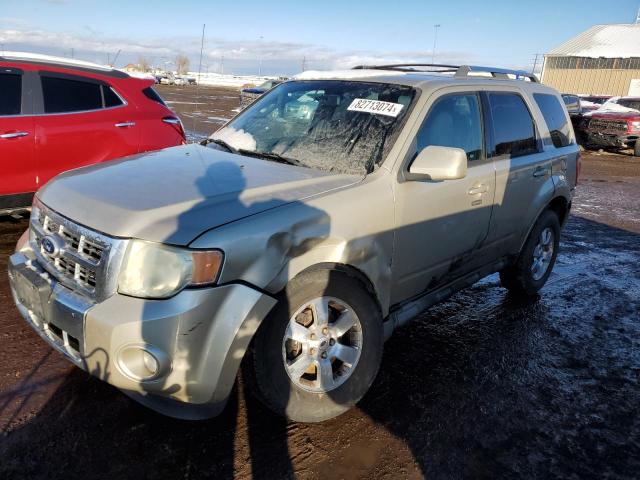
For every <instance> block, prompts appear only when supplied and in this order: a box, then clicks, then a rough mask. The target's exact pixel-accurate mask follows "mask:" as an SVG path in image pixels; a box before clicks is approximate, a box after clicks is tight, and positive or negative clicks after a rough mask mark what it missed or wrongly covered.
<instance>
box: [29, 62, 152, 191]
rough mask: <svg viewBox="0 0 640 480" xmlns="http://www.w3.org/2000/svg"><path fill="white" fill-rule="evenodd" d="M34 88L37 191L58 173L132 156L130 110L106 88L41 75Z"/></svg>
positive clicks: (135, 133)
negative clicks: (37, 106) (37, 95)
mask: <svg viewBox="0 0 640 480" xmlns="http://www.w3.org/2000/svg"><path fill="white" fill-rule="evenodd" d="M40 84H41V102H40V109H41V115H38V116H37V117H36V125H35V128H36V145H35V153H36V163H37V169H38V175H39V180H40V185H43V184H44V183H46V182H47V181H48V180H49V179H51V178H52V177H54V176H56V175H57V174H59V173H61V172H63V171H66V170H70V169H73V168H78V167H82V166H85V165H91V164H94V163H98V162H103V161H106V160H111V159H114V158H119V157H123V156H126V155H131V154H134V153H137V152H138V147H139V137H140V134H139V129H138V128H137V125H136V122H135V119H134V116H135V107H134V106H131V105H128V104H127V103H126V101H125V100H124V99H123V98H122V97H121V96H120V95H118V94H117V92H116V91H115V90H114V89H113V88H112V87H111V86H110V85H109V84H108V83H106V82H103V81H101V80H97V79H93V78H89V77H82V76H76V75H69V74H66V73H58V72H46V71H42V72H40Z"/></svg>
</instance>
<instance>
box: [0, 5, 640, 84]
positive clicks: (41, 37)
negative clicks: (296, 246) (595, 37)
mask: <svg viewBox="0 0 640 480" xmlns="http://www.w3.org/2000/svg"><path fill="white" fill-rule="evenodd" d="M605 5H606V8H605ZM638 6H640V1H639V0H606V1H603V0H581V1H574V0H538V1H528V2H523V1H520V2H518V1H515V0H514V1H505V0H497V1H492V2H479V1H466V0H464V1H454V0H450V1H437V2H436V1H425V0H422V1H414V0H407V1H396V2H389V1H387V2H378V1H375V0H369V1H360V0H358V1H351V2H347V1H342V2H341V1H335V0H322V1H318V2H308V1H307V2H305V1H289V0H286V1H277V2H276V1H271V2H268V1H266V0H261V1H254V0H244V1H242V2H239V1H235V2H220V1H215V2H214V1H196V0H186V1H184V0H183V1H180V0H173V1H164V0H156V1H153V2H146V1H145V2H143V1H139V2H138V1H136V2H134V1H131V0H129V1H120V0H111V1H108V2H105V1H104V0H101V1H94V0H85V1H81V0H34V1H29V0H20V1H14V0H0V48H4V49H5V50H27V51H35V52H38V53H49V54H57V55H66V56H69V55H71V49H72V48H73V52H74V56H75V57H76V58H82V59H83V60H89V61H99V62H101V63H105V62H106V61H107V58H110V59H113V56H114V55H115V53H116V52H117V51H118V50H121V51H122V53H121V54H120V56H119V57H118V61H117V64H118V65H120V66H121V65H123V64H124V63H128V62H132V61H136V60H137V58H138V57H140V56H144V57H146V58H147V59H148V60H149V61H151V63H153V64H156V65H160V64H166V65H167V66H171V64H170V63H167V62H171V61H173V60H174V59H175V56H176V55H177V54H179V53H182V54H186V55H187V56H188V57H189V58H190V59H191V69H192V70H194V69H197V63H198V55H199V50H200V33H201V29H202V24H203V23H206V25H207V27H206V34H205V55H204V61H203V63H204V65H205V69H209V71H219V70H220V69H221V68H222V67H221V63H222V62H221V59H222V57H223V56H224V69H225V71H226V72H234V73H257V71H258V68H259V64H260V63H261V64H262V72H263V73H267V74H291V73H295V72H297V71H299V70H300V68H301V64H302V59H303V58H305V57H306V63H307V67H308V68H341V67H348V66H351V65H354V64H359V63H381V62H396V61H422V62H428V61H430V60H431V55H432V49H433V41H434V27H433V26H434V24H440V25H441V27H440V28H439V29H438V39H437V46H436V61H439V62H455V63H472V64H491V65H499V66H507V67H521V68H531V65H532V63H533V59H534V55H535V54H536V53H544V52H545V51H547V50H549V49H550V48H552V47H554V46H556V45H558V44H560V43H562V42H563V41H565V40H567V39H568V38H570V37H572V36H574V35H576V34H577V33H579V32H581V31H583V30H585V29H586V28H588V27H590V26H592V25H594V24H598V23H632V22H633V21H634V20H635V14H636V10H637V8H638ZM260 37H262V39H261V38H260Z"/></svg>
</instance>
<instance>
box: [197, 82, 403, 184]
mask: <svg viewBox="0 0 640 480" xmlns="http://www.w3.org/2000/svg"><path fill="white" fill-rule="evenodd" d="M414 97H415V90H414V89H413V88H411V87H407V86H403V85H391V84H383V83H363V82H345V81H308V82H296V83H284V84H282V85H280V86H278V87H276V88H275V89H274V90H273V91H272V92H271V93H269V94H267V95H265V96H264V97H263V98H262V99H260V100H259V101H257V102H256V103H255V104H253V105H252V106H251V107H249V108H248V109H247V110H246V111H245V112H243V113H242V114H241V115H240V116H238V118H236V119H235V120H234V121H232V122H230V123H229V124H228V125H227V126H226V127H224V128H222V129H221V130H218V131H217V132H216V133H215V134H214V135H213V136H212V137H211V139H210V141H211V142H212V144H213V145H218V146H219V145H222V146H224V147H225V148H227V149H228V150H231V151H234V152H239V153H242V154H245V155H254V156H258V157H263V158H266V159H270V160H274V161H279V162H282V163H290V164H294V165H299V166H303V167H308V168H314V169H317V170H323V171H326V172H331V173H346V174H356V175H362V174H366V173H369V172H372V171H373V170H374V169H375V168H376V167H377V166H378V165H380V164H381V163H382V162H383V161H384V158H385V156H386V154H387V153H388V152H389V150H390V148H391V147H392V146H393V143H394V141H395V139H396V137H397V134H398V132H399V131H400V126H401V125H402V123H403V121H404V118H406V115H407V113H408V110H409V107H410V105H411V102H412V101H413V99H414Z"/></svg>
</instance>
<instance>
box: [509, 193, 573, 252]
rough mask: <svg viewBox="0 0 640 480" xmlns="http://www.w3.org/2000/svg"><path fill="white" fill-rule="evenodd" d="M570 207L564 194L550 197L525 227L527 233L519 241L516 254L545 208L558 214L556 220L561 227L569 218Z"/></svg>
mask: <svg viewBox="0 0 640 480" xmlns="http://www.w3.org/2000/svg"><path fill="white" fill-rule="evenodd" d="M570 208H571V202H570V201H569V200H568V199H567V198H566V197H565V196H564V195H556V196H555V197H553V198H552V199H551V201H549V202H547V203H546V204H545V205H544V206H543V207H542V208H541V209H540V210H539V211H538V214H537V215H536V216H535V220H534V221H533V222H532V223H531V225H529V228H528V229H527V234H526V235H525V236H524V238H523V240H522V242H521V243H520V249H519V250H518V254H520V252H521V251H522V248H523V247H524V245H525V243H526V241H527V239H528V238H529V235H531V231H532V230H533V228H534V227H535V225H536V223H537V222H538V219H539V218H540V216H541V215H542V214H543V213H544V212H546V211H547V210H550V211H552V212H553V213H555V214H556V215H557V216H558V220H559V221H560V227H561V228H562V227H563V226H564V224H565V222H566V221H567V220H568V218H569V210H570Z"/></svg>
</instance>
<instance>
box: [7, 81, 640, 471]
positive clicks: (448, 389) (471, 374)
mask: <svg viewBox="0 0 640 480" xmlns="http://www.w3.org/2000/svg"><path fill="white" fill-rule="evenodd" d="M169 88H170V87H165V88H163V89H162V90H161V93H162V95H163V96H164V97H165V98H167V99H168V100H171V99H172V98H173V99H174V101H183V102H186V101H189V100H187V99H188V98H189V96H188V93H184V92H181V90H184V89H186V88H187V87H176V88H175V89H174V91H169ZM190 90H193V89H190ZM203 90H206V91H207V94H208V95H209V100H208V102H209V105H208V106H207V108H206V109H205V108H202V107H200V108H198V109H197V110H195V109H194V108H193V107H185V106H186V105H189V104H177V103H174V104H172V106H174V108H176V109H177V110H178V112H179V113H180V114H181V115H182V116H183V120H184V121H185V124H186V125H187V128H189V121H190V118H194V115H193V114H192V117H189V116H188V115H189V112H194V111H195V113H196V114H198V115H195V117H198V116H200V117H204V116H206V117H214V116H218V114H219V115H220V116H223V117H226V118H228V117H229V116H231V112H230V110H231V108H234V105H235V103H233V101H232V100H231V98H222V99H221V101H220V102H217V100H216V99H217V98H218V97H217V96H216V95H220V96H229V97H230V96H231V95H230V94H229V93H228V92H229V91H226V90H221V89H203ZM216 92H218V93H216ZM231 92H233V91H231ZM180 98H182V99H183V100H179V99H180ZM225 102H226V103H225ZM178 105H183V107H179V108H178ZM221 105H225V106H224V107H222V106H221ZM183 108H187V110H182V109H183ZM223 108H224V111H223ZM205 111H206V113H203V112H205ZM207 120H209V119H208V118H207ZM210 121H211V120H210ZM197 124H198V125H200V126H199V127H195V128H194V129H193V131H195V132H198V131H200V132H203V131H207V132H208V129H209V125H208V124H207V123H206V122H197ZM211 127H212V128H215V125H214V124H211ZM26 224H27V222H26V220H12V219H3V220H1V221H0V271H2V272H5V271H6V263H7V256H8V255H9V253H10V252H11V250H12V248H13V245H14V244H15V242H16V240H17V238H18V236H19V235H20V233H21V232H22V231H23V230H24V229H25V227H26ZM561 249H562V251H561V254H560V256H559V258H558V264H557V265H556V268H555V271H554V274H553V276H552V277H551V279H550V281H549V283H548V284H547V285H546V286H545V288H544V289H543V291H542V292H541V294H540V296H539V297H538V298H535V299H532V300H530V301H527V302H522V301H518V300H516V299H513V298H510V297H509V296H508V295H507V293H506V291H505V290H504V289H502V288H501V287H500V286H499V283H498V281H497V278H496V276H492V277H489V278H487V279H485V280H483V281H482V282H480V283H478V284H476V285H475V286H474V287H472V288H470V289H468V290H466V291H464V292H461V293H458V294H457V295H455V296H454V297H452V298H451V299H450V300H449V301H447V302H446V303H443V304H441V305H438V306H437V307H435V308H433V309H431V310H430V311H429V312H428V313H425V314H423V315H420V316H419V317H418V318H416V320H415V321H414V322H413V323H411V324H409V325H407V326H406V327H404V328H402V329H400V330H399V331H398V332H397V333H396V334H395V335H394V336H393V337H392V338H391V340H390V341H389V342H388V343H387V344H386V346H385V355H384V359H383V364H382V367H381V370H380V374H379V376H378V378H377V379H376V381H375V383H374V385H373V387H372V389H371V391H370V392H369V394H368V395H367V396H366V397H365V398H364V400H363V401H362V402H361V403H360V405H359V406H358V407H357V408H354V409H352V410H351V411H349V412H347V413H346V414H344V415H342V416H341V417H339V418H337V419H334V420H331V421H328V422H326V423H323V424H316V425H304V424H296V423H291V422H286V421H284V420H282V419H281V418H279V417H276V416H275V415H273V414H271V413H270V412H269V411H268V410H266V409H265V408H264V407H262V406H261V405H260V404H259V403H257V402H256V401H255V400H254V399H253V398H251V397H250V396H246V395H245V393H244V391H243V388H242V384H240V385H239V386H238V388H237V389H236V391H235V392H234V394H233V396H232V399H231V401H230V402H229V405H228V406H227V409H226V410H225V411H224V413H223V414H222V415H221V416H220V417H218V418H215V419H212V420H208V421H202V422H185V421H178V420H172V419H169V418H166V417H162V416H160V415H157V414H155V413H153V412H151V411H149V410H147V409H145V408H144V407H141V406H139V405H137V404H136V403H134V402H133V401H131V400H129V399H128V398H127V397H125V396H124V395H122V394H121V393H119V392H118V391H117V390H116V389H114V388H112V387H110V386H109V385H107V384H104V383H102V382H100V381H98V380H96V379H94V378H91V377H90V376H89V375H87V374H85V373H84V372H82V371H81V370H79V369H77V368H75V367H73V366H71V365H70V364H69V363H68V362H67V361H66V360H64V359H63V358H62V357H61V355H59V354H58V353H56V352H54V351H52V350H51V349H50V348H48V347H47V346H46V344H45V343H44V342H43V341H42V340H41V339H40V338H39V337H38V336H37V335H36V334H35V333H33V332H32V331H31V330H30V328H29V327H27V326H26V324H25V323H24V322H23V321H22V319H21V318H20V317H19V315H18V313H17V311H16V310H15V308H14V306H13V304H12V301H11V300H10V297H9V288H8V284H7V280H6V274H2V275H1V276H0V478H3V479H11V478H34V479H35V478H46V479H53V478H63V477H64V478H105V479H116V478H117V479H121V478H136V479H139V478H167V479H177V478H181V479H191V478H215V479H221V478H230V477H232V476H235V477H237V478H250V477H254V478H265V479H279V478H290V477H297V478H302V479H306V478H310V479H312V478H313V479H315V478H324V479H328V478H375V479H396V478H422V477H426V478H446V479H448V478H463V477H471V478H531V477H536V478H557V477H563V478H576V479H579V478H580V479H581V478H638V476H639V472H640V415H639V412H640V161H639V160H637V159H635V158H633V157H630V156H624V155H611V154H603V155H599V154H594V153H589V154H587V155H585V159H584V164H583V175H582V183H581V185H580V188H579V190H578V194H577V197H576V199H575V203H574V210H573V215H572V217H571V219H570V221H569V223H568V225H567V226H566V229H565V231H564V237H563V240H562V246H561Z"/></svg>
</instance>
